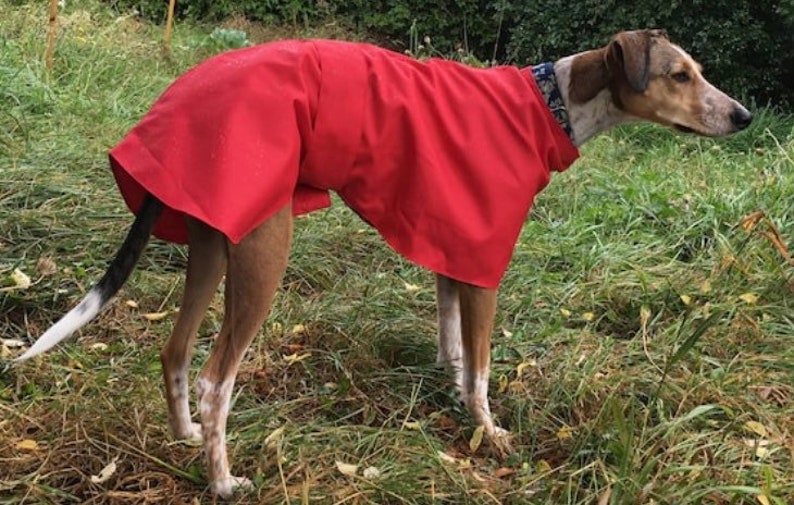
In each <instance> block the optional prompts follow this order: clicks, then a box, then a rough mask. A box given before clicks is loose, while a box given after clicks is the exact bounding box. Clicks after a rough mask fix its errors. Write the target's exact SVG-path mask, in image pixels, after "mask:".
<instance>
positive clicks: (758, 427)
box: [744, 421, 766, 437]
mask: <svg viewBox="0 0 794 505" xmlns="http://www.w3.org/2000/svg"><path fill="white" fill-rule="evenodd" d="M744 427H745V429H747V430H749V431H752V432H753V433H755V434H756V435H759V436H762V437H765V436H766V427H764V425H763V424H761V423H759V422H758V421H747V422H746V423H744Z"/></svg>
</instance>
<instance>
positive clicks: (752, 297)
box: [739, 293, 758, 305]
mask: <svg viewBox="0 0 794 505" xmlns="http://www.w3.org/2000/svg"><path fill="white" fill-rule="evenodd" d="M739 299H740V300H741V301H743V302H744V303H748V304H750V305H753V304H755V302H757V301H758V295H756V294H754V293H745V294H743V295H742V296H740V297H739Z"/></svg>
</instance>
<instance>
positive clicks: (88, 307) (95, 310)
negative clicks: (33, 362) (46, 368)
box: [14, 289, 103, 363]
mask: <svg viewBox="0 0 794 505" xmlns="http://www.w3.org/2000/svg"><path fill="white" fill-rule="evenodd" d="M102 305H103V303H102V296H101V295H100V293H99V291H97V290H96V289H92V290H91V291H89V292H88V294H87V295H86V296H85V298H83V300H82V301H81V302H80V303H79V304H78V305H77V306H76V307H75V308H73V309H72V310H70V311H69V312H67V313H66V315H65V316H63V317H62V318H61V319H60V320H59V321H58V322H57V323H55V324H54V325H53V326H51V327H50V329H49V330H47V331H46V332H44V335H42V336H41V337H39V339H38V340H36V342H35V343H34V344H33V345H32V346H31V347H30V349H28V350H27V351H25V353H24V354H22V355H21V356H19V357H18V358H15V359H14V362H16V363H19V362H21V361H25V360H28V359H30V358H33V357H35V356H38V355H39V354H43V353H45V352H47V351H48V350H50V349H52V348H53V347H54V346H55V345H56V344H58V343H59V342H61V341H62V340H65V339H66V338H68V337H69V335H71V334H72V333H74V332H75V331H76V330H78V329H80V328H82V327H83V326H84V325H85V324H86V323H88V322H89V321H90V320H92V319H93V318H94V316H96V315H97V314H99V311H100V310H102Z"/></svg>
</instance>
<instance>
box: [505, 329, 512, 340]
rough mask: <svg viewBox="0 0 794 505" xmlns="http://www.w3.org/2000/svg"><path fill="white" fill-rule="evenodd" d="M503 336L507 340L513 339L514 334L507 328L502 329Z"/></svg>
mask: <svg viewBox="0 0 794 505" xmlns="http://www.w3.org/2000/svg"><path fill="white" fill-rule="evenodd" d="M502 335H504V336H505V337H507V338H512V336H513V332H512V331H510V330H508V329H506V328H502Z"/></svg>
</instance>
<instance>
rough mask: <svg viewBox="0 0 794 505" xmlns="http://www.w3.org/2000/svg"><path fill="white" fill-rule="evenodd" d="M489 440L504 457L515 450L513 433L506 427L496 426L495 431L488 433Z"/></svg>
mask: <svg viewBox="0 0 794 505" xmlns="http://www.w3.org/2000/svg"><path fill="white" fill-rule="evenodd" d="M488 440H489V441H490V442H491V444H492V445H493V447H494V448H495V449H496V450H497V452H498V453H499V456H500V457H502V458H505V457H507V456H509V455H511V454H513V453H514V452H515V450H514V449H513V434H512V433H510V432H509V431H507V430H506V429H504V428H499V427H498V426H495V427H494V429H493V432H492V433H490V434H489V435H488Z"/></svg>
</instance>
